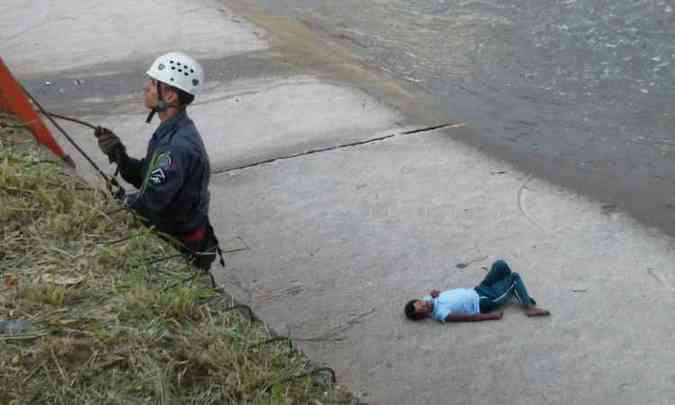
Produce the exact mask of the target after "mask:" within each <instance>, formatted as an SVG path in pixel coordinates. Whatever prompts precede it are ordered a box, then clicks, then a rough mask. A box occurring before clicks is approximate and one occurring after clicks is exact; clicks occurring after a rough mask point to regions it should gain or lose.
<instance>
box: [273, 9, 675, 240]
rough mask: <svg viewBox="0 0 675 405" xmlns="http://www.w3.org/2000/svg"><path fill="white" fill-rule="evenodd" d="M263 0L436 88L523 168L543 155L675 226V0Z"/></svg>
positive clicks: (598, 191) (569, 177) (582, 182)
mask: <svg viewBox="0 0 675 405" xmlns="http://www.w3.org/2000/svg"><path fill="white" fill-rule="evenodd" d="M261 3H263V4H264V5H265V7H267V8H268V9H269V10H271V11H273V12H275V13H278V14H285V15H292V16H295V17H298V18H302V19H304V20H307V21H310V22H311V23H312V24H315V25H316V26H318V27H320V29H322V30H325V31H327V32H328V33H330V34H332V35H335V36H336V37H337V38H340V39H342V40H344V41H346V43H348V44H349V45H350V46H351V47H352V48H353V50H354V52H355V53H357V54H358V55H360V56H361V57H362V58H363V59H364V60H365V61H367V63H368V64H369V65H370V66H371V67H373V68H376V69H381V70H382V71H383V72H384V73H386V74H389V75H391V76H393V77H394V78H396V79H398V80H401V81H406V82H408V83H411V84H412V85H414V86H416V87H418V88H419V89H421V90H422V91H425V92H427V93H429V94H431V95H433V97H434V98H435V99H436V100H437V104H438V107H439V108H441V109H445V110H446V111H447V113H448V117H449V118H451V119H456V120H462V121H466V122H467V123H469V125H471V126H472V127H474V128H477V129H479V133H480V135H479V138H480V139H479V140H478V142H479V143H481V144H482V145H485V146H486V147H488V148H490V147H493V148H496V149H499V150H501V151H505V152H506V154H507V155H509V157H510V158H511V159H512V160H513V161H515V162H517V163H518V164H519V165H520V166H521V167H523V168H525V169H527V168H528V165H529V166H531V167H532V168H533V169H532V170H533V171H535V172H536V169H534V167H535V166H537V165H535V164H532V165H530V164H529V163H528V162H539V165H538V166H537V167H540V168H541V167H544V168H545V169H544V170H541V171H542V172H545V173H546V174H545V175H546V176H548V177H550V178H552V179H553V180H557V181H559V182H561V183H563V184H565V185H568V186H572V187H576V188H578V189H581V190H582V191H587V192H588V193H589V194H591V195H592V196H594V197H596V198H599V199H601V200H603V201H605V202H606V203H608V205H607V206H608V207H610V208H611V209H613V208H614V207H616V208H617V209H625V210H628V211H630V212H632V213H633V214H635V215H636V216H637V217H639V218H640V219H643V220H646V221H647V222H650V223H652V224H655V225H658V226H660V227H662V228H663V229H665V230H666V231H669V232H671V233H675V209H674V208H673V207H674V205H675V191H673V190H674V189H675V184H674V183H675V135H673V128H675V109H674V105H673V104H674V103H673V101H674V98H673V96H674V95H675V74H674V72H675V70H674V68H675V10H674V9H675V4H674V3H675V2H666V1H657V0H651V1H649V0H614V1H606V0H594V1H591V0H583V1H582V0H565V1H554V0H512V1H497V0H483V1H480V0H463V1H462V0H409V1H398V0H341V1H333V0H265V1H262V2H261ZM542 162H543V164H542ZM558 172H559V173H560V175H559V176H558V175H557V174H556V173H558ZM563 172H564V175H563V174H562V173H563Z"/></svg>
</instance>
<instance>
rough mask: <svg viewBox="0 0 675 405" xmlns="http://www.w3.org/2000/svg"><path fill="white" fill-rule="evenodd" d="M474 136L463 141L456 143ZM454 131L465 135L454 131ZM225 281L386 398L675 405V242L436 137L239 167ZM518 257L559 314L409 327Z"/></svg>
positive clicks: (218, 184)
mask: <svg viewBox="0 0 675 405" xmlns="http://www.w3.org/2000/svg"><path fill="white" fill-rule="evenodd" d="M459 131H462V130H455V132H459ZM451 132H452V131H451ZM214 183H215V184H214V196H215V197H216V199H222V200H223V201H225V200H226V201H228V204H224V205H221V206H220V207H219V208H218V211H216V213H217V214H216V215H215V218H218V220H220V221H222V222H219V223H217V227H218V228H219V229H221V230H223V231H225V232H226V235H229V237H226V238H228V239H232V238H235V237H236V238H240V239H241V240H243V241H244V242H245V244H246V246H248V247H249V249H250V250H248V251H246V252H240V253H237V254H236V255H233V256H232V257H230V260H229V264H230V267H229V269H228V270H227V271H226V272H225V276H224V284H225V285H226V288H227V289H228V290H229V291H233V292H235V293H236V296H237V297H238V298H240V299H243V300H245V301H247V302H251V303H253V305H254V306H255V307H256V308H257V310H258V311H259V312H260V314H261V315H262V316H263V317H264V318H265V319H268V320H269V321H270V323H271V325H272V326H273V327H275V328H276V329H277V330H278V331H279V332H281V333H284V334H288V335H290V336H297V337H299V338H318V341H310V342H304V343H302V347H303V349H304V350H305V351H307V352H308V353H310V354H311V355H312V357H314V358H317V359H321V360H323V361H325V362H327V363H328V364H331V365H332V366H334V367H336V368H337V369H338V370H339V377H340V380H342V381H346V382H348V383H349V384H350V385H351V386H352V387H353V388H354V389H356V391H357V392H360V393H367V394H368V395H367V396H366V397H365V398H367V399H368V401H369V402H371V401H372V403H378V404H422V403H451V404H494V403H515V404H563V403H565V404H587V403H593V404H633V403H650V404H659V403H664V404H665V403H667V402H668V398H670V399H672V398H673V397H674V395H675V391H674V390H673V388H672V386H671V384H670V383H669V381H671V379H672V378H673V370H675V353H674V352H673V351H672V350H671V348H670V345H669V344H668V343H667V342H668V341H669V339H670V336H672V334H673V332H675V329H674V327H673V323H672V313H671V311H670V309H669V307H670V306H671V305H672V303H673V301H674V299H673V292H674V291H675V290H674V286H675V276H674V275H673V272H672V268H671V267H670V266H671V263H672V262H673V260H674V259H675V254H673V249H672V247H673V241H672V239H670V238H668V237H665V236H664V235H662V234H660V233H659V232H658V231H656V230H652V229H645V228H642V227H641V226H639V225H638V224H637V223H636V222H635V221H634V220H632V219H630V218H628V217H626V216H625V215H623V214H621V213H618V212H614V211H613V207H611V206H603V205H601V204H598V203H594V202H591V201H589V200H587V199H585V198H583V197H581V196H579V195H575V194H573V193H571V192H569V191H566V190H564V189H561V188H559V187H557V186H555V185H552V184H548V183H546V182H542V181H538V180H536V179H533V178H532V177H531V176H529V175H528V174H527V173H522V172H518V171H517V170H515V169H514V168H512V167H510V166H509V165H507V164H505V163H502V162H499V161H494V160H490V159H487V158H486V156H484V155H482V154H481V153H480V152H477V151H476V150H474V149H471V148H468V147H465V146H463V145H462V144H461V143H459V142H457V141H455V140H452V139H451V138H450V137H449V136H448V134H447V133H445V132H443V131H437V132H433V133H421V134H418V135H411V136H406V137H397V138H394V139H391V140H388V141H384V142H382V143H377V144H371V145H367V146H362V147H358V148H345V149H341V150H336V151H330V152H325V153H321V154H316V155H311V156H306V157H302V158H298V159H293V160H286V161H279V162H274V163H271V164H269V165H265V166H262V167H258V168H255V169H248V170H243V171H238V172H232V173H229V174H227V175H223V176H219V177H217V178H216V179H215V181H214ZM498 258H503V259H506V260H507V261H508V262H509V263H511V264H512V267H513V269H514V270H515V271H518V272H520V273H521V274H522V276H523V277H524V280H525V282H526V284H527V286H528V288H529V289H530V292H531V293H532V295H533V296H534V297H535V298H536V299H537V300H538V302H539V303H540V304H541V305H542V306H543V307H545V308H549V309H551V310H552V312H553V316H552V317H550V318H540V319H530V318H526V317H525V316H524V315H523V314H522V311H521V310H520V309H519V308H517V307H516V306H512V307H507V309H506V314H505V317H504V319H503V320H502V321H500V322H486V323H478V324H447V325H444V324H439V323H436V322H434V321H425V322H421V323H412V322H408V321H406V320H404V317H403V315H402V310H403V304H404V303H405V302H406V300H408V299H410V298H415V297H417V296H420V295H422V294H425V293H428V291H430V290H431V289H432V288H439V289H444V288H452V287H473V286H474V285H476V284H477V283H478V282H479V281H480V280H481V279H482V277H484V275H485V269H484V268H485V267H489V266H490V264H491V263H492V262H493V261H494V260H495V259H498Z"/></svg>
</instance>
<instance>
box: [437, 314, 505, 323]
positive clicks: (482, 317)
mask: <svg viewBox="0 0 675 405" xmlns="http://www.w3.org/2000/svg"><path fill="white" fill-rule="evenodd" d="M503 317H504V313H503V312H493V313H489V314H476V315H455V314H450V315H448V316H446V317H445V322H481V321H498V320H500V319H502V318H503Z"/></svg>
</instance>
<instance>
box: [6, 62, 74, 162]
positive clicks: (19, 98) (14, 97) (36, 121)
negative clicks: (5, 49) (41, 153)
mask: <svg viewBox="0 0 675 405" xmlns="http://www.w3.org/2000/svg"><path fill="white" fill-rule="evenodd" d="M0 107H2V108H4V109H5V110H7V111H10V112H11V113H13V114H14V115H16V117H17V118H18V119H19V120H20V121H21V122H22V123H23V125H25V126H26V127H27V128H28V129H30V131H31V132H32V133H33V136H35V139H37V141H38V142H39V143H41V144H43V145H45V146H46V147H48V148H49V149H50V150H51V151H52V152H53V153H54V154H55V155H56V156H58V157H60V158H62V159H66V155H65V153H63V149H61V146H59V144H58V142H56V139H54V137H53V136H52V134H51V132H50V131H49V128H47V126H46V125H45V123H44V122H43V121H42V119H40V116H39V115H38V114H37V112H36V111H35V110H34V109H33V105H32V104H31V103H30V101H28V98H27V97H26V94H25V93H24V92H23V90H22V89H21V86H20V85H19V83H18V82H17V81H16V79H15V78H14V76H12V73H11V72H10V71H9V68H8V67H7V65H5V62H4V61H3V60H2V57H0Z"/></svg>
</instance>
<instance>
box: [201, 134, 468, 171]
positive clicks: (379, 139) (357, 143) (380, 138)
mask: <svg viewBox="0 0 675 405" xmlns="http://www.w3.org/2000/svg"><path fill="white" fill-rule="evenodd" d="M465 125H466V124H464V123H463V122H460V123H456V122H455V123H453V122H448V123H445V124H439V125H433V126H429V127H423V128H416V129H411V130H408V131H403V132H397V133H393V134H389V135H383V136H378V137H375V138H369V139H365V140H362V141H355V142H349V143H343V144H340V145H334V146H326V147H322V148H316V149H310V150H308V151H305V152H300V153H294V154H292V155H286V156H278V157H273V158H269V159H264V160H261V161H258V162H254V163H249V164H245V165H242V166H237V167H231V168H226V169H219V170H214V171H212V172H211V174H214V175H218V174H223V173H229V172H233V171H238V170H243V169H248V168H251V167H256V166H262V165H266V164H268V163H272V162H276V161H278V160H288V159H294V158H297V157H302V156H308V155H314V154H316V153H321V152H329V151H333V150H337V149H344V148H351V147H354V146H361V145H367V144H370V143H375V142H382V141H385V140H387V139H390V138H394V137H397V136H406V135H415V134H421V133H426V132H431V131H435V130H437V129H451V128H461V127H463V126H465Z"/></svg>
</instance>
